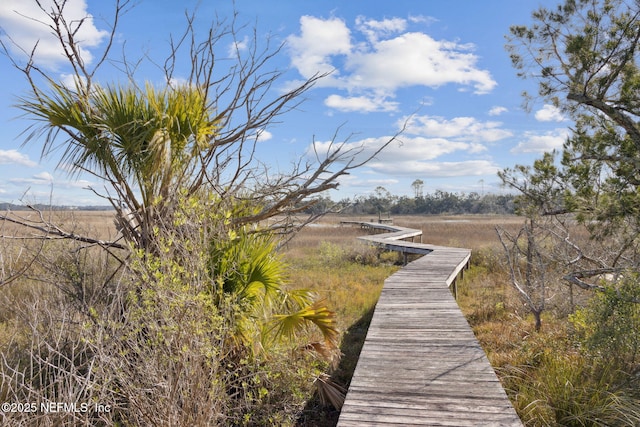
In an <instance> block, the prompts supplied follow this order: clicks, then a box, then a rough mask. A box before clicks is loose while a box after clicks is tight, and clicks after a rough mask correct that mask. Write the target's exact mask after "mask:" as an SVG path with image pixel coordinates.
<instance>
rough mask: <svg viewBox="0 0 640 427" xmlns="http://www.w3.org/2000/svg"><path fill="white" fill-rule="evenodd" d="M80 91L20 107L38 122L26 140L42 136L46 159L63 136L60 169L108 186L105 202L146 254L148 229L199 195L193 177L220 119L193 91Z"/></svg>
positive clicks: (56, 91)
mask: <svg viewBox="0 0 640 427" xmlns="http://www.w3.org/2000/svg"><path fill="white" fill-rule="evenodd" d="M85 89H86V88H83V87H82V86H81V85H76V90H70V89H69V88H68V87H65V86H63V85H60V84H53V85H52V90H51V92H50V94H49V95H45V94H43V93H42V92H40V93H39V95H38V97H37V98H34V99H23V100H22V102H21V104H20V106H21V108H22V109H23V110H24V111H26V112H27V113H30V114H31V115H33V116H34V117H35V118H37V119H39V120H40V121H41V122H42V123H43V126H42V127H40V128H36V129H34V131H33V132H32V133H31V135H30V136H29V138H34V137H36V136H38V135H40V134H42V133H44V134H45V135H46V138H45V143H44V144H45V145H44V147H43V152H45V153H47V152H50V151H52V150H53V149H54V148H56V147H55V146H54V144H55V143H56V141H57V138H56V137H57V135H58V133H59V132H60V131H62V132H64V133H65V134H66V135H67V137H68V138H67V140H66V141H65V144H64V151H63V153H62V156H61V158H60V165H69V166H71V167H73V169H74V171H76V172H79V171H87V172H89V173H92V174H94V175H96V176H98V177H100V178H103V179H106V180H107V182H108V183H110V184H111V186H112V187H113V188H114V189H115V191H116V193H117V194H116V197H115V198H110V200H111V201H112V203H113V204H114V207H115V208H116V210H117V211H118V213H119V216H118V221H119V225H120V228H121V229H122V230H123V234H124V235H125V237H126V238H128V239H129V240H131V241H132V242H133V243H134V244H135V245H136V246H137V247H140V248H144V249H150V247H151V241H150V239H151V236H152V227H153V226H154V225H157V222H158V218H159V217H161V216H166V215H167V214H169V213H170V211H171V208H172V204H173V203H174V202H175V195H176V194H178V193H179V192H180V191H183V190H185V189H188V190H189V191H190V192H194V191H196V190H197V188H198V183H197V182H194V178H195V176H196V175H195V173H196V172H197V169H198V166H200V159H201V158H202V156H203V155H205V153H206V152H207V151H209V150H210V149H211V145H212V144H215V138H214V137H215V134H216V122H217V118H216V117H215V114H214V111H213V110H212V108H211V107H210V106H209V103H208V101H207V99H206V96H205V95H204V93H203V91H202V90H200V89H199V88H198V87H193V86H186V85H183V86H176V87H169V86H167V87H165V88H164V89H156V88H154V87H153V86H152V85H150V84H147V85H145V87H144V89H138V88H137V87H135V86H126V87H123V86H115V85H114V86H106V87H102V86H99V85H93V86H92V87H91V90H90V92H88V93H87V92H86V90H85ZM114 200H117V202H115V203H114ZM122 208H126V209H128V210H129V211H130V214H128V215H125V213H124V212H123V211H122ZM165 220H166V217H165Z"/></svg>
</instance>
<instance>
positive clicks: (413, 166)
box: [368, 160, 500, 178]
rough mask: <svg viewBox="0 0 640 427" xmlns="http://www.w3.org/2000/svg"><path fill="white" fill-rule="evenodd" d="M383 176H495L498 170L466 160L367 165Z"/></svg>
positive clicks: (478, 162) (486, 161)
mask: <svg viewBox="0 0 640 427" xmlns="http://www.w3.org/2000/svg"><path fill="white" fill-rule="evenodd" d="M368 166H369V167H371V168H372V169H373V170H375V171H376V172H379V173H383V174H394V175H404V176H409V177H414V176H423V177H427V178H443V177H460V176H482V175H495V174H496V173H497V172H498V171H499V170H500V168H499V167H498V166H497V165H496V164H494V163H493V162H491V161H490V160H467V161H460V162H425V161H419V160H408V161H404V162H401V163H395V164H390V163H382V162H379V163H372V164H370V165H368Z"/></svg>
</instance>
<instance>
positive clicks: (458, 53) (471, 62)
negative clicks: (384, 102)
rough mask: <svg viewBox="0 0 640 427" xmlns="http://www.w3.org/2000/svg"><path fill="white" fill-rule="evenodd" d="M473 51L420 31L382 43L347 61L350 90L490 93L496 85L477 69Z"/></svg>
mask: <svg viewBox="0 0 640 427" xmlns="http://www.w3.org/2000/svg"><path fill="white" fill-rule="evenodd" d="M471 49H472V46H471V45H461V44H458V43H455V42H448V41H438V40H434V39H433V38H431V37H430V36H428V35H427V34H424V33H416V32H413V33H404V34H401V35H399V36H397V37H395V38H393V39H388V40H381V41H379V42H376V43H375V44H373V45H372V46H371V47H370V48H369V49H362V48H361V49H359V50H358V51H356V52H354V53H353V54H351V55H350V56H349V58H347V65H346V68H347V69H348V70H349V71H351V74H350V76H349V79H348V82H349V87H350V88H365V89H375V90H385V91H389V92H393V91H395V90H397V89H399V88H402V87H409V86H427V87H432V88H436V87H439V86H442V85H445V84H449V83H453V84H459V85H462V86H473V87H474V88H475V92H476V93H487V92H490V91H491V90H492V89H493V88H494V87H495V86H496V82H495V81H494V80H493V79H492V78H491V75H490V74H489V72H488V71H486V70H480V69H478V68H476V67H475V63H476V61H477V59H478V57H477V56H476V55H474V54H473V53H471Z"/></svg>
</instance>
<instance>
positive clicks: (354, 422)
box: [338, 223, 522, 427]
mask: <svg viewBox="0 0 640 427" xmlns="http://www.w3.org/2000/svg"><path fill="white" fill-rule="evenodd" d="M361 226H363V227H364V228H372V229H376V230H380V231H384V233H383V234H376V235H368V236H362V237H360V239H362V240H365V241H367V242H369V243H371V244H375V245H377V246H382V247H385V248H387V249H392V250H394V249H393V248H396V247H397V248H399V249H400V250H401V251H402V250H405V251H407V252H410V253H420V254H423V255H424V256H422V257H421V258H419V259H417V260H415V261H413V262H411V263H409V264H408V265H406V266H405V267H404V268H402V269H401V270H400V271H398V272H397V273H395V274H393V275H392V276H390V277H389V278H387V279H386V280H385V283H384V287H383V289H382V293H381V295H380V299H379V300H378V303H377V305H376V308H375V311H374V313H373V318H372V320H371V324H370V326H369V330H368V332H367V336H366V339H365V342H364V346H363V348H362V351H361V353H360V357H359V359H358V363H357V366H356V369H355V372H354V375H353V378H352V380H351V384H350V386H349V389H348V392H347V395H346V399H345V402H344V405H343V407H342V411H341V413H340V418H339V420H338V426H340V427H350V426H407V425H430V426H458V427H464V426H522V422H521V421H520V419H519V417H518V415H517V414H516V412H515V410H514V408H513V406H512V404H511V402H510V401H509V399H508V397H507V395H506V393H505V391H504V389H503V388H502V385H501V384H500V381H499V379H498V377H497V375H496V374H495V371H494V370H493V368H492V367H491V365H490V363H489V360H488V359H487V356H486V354H485V353H484V351H483V350H482V348H481V347H480V344H479V343H478V341H477V340H476V338H475V335H474V334H473V331H472V330H471V327H470V326H469V324H468V323H467V321H466V319H465V317H464V315H463V314H462V312H461V311H460V309H459V308H458V305H457V303H456V301H455V298H454V294H455V291H452V287H454V286H455V283H456V278H458V277H459V276H460V275H461V274H462V272H463V271H464V269H465V268H466V266H467V265H468V263H469V259H470V257H471V251H470V250H469V249H460V248H449V247H444V246H436V245H428V244H423V243H416V242H413V241H404V240H403V239H407V238H410V239H411V240H414V238H415V237H418V236H419V235H421V231H420V230H413V229H407V228H404V227H397V226H393V225H389V224H379V223H361ZM416 233H418V234H416ZM420 250H422V252H418V251H420Z"/></svg>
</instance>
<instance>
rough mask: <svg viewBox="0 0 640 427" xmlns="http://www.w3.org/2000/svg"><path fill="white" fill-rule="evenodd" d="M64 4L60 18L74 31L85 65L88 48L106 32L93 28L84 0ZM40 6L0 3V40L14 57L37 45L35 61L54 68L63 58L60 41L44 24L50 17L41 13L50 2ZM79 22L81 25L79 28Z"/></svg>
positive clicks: (46, 0)
mask: <svg viewBox="0 0 640 427" xmlns="http://www.w3.org/2000/svg"><path fill="white" fill-rule="evenodd" d="M64 4H65V6H64V10H63V14H64V18H65V20H66V22H67V24H68V25H69V26H70V27H71V28H72V30H77V33H76V35H75V37H76V40H78V41H79V42H80V43H79V45H80V52H81V56H82V59H83V60H84V62H85V63H86V64H89V63H91V60H92V55H91V52H90V51H89V49H91V48H94V47H96V46H98V45H99V44H100V43H101V42H102V41H103V40H104V39H105V38H106V37H107V36H108V32H107V31H104V30H99V29H98V28H96V26H95V25H94V22H93V17H92V16H91V15H90V14H89V13H88V12H87V3H86V0H67V1H66V2H65V3H64ZM41 6H42V9H41V8H40V7H38V6H37V4H36V2H34V1H24V0H2V1H1V2H0V27H1V28H2V30H3V33H4V34H3V35H2V40H3V42H5V43H6V44H7V45H8V46H9V47H10V48H11V49H12V51H13V53H14V54H16V55H22V54H25V52H26V53H30V52H31V51H32V49H33V47H34V46H36V44H37V50H36V54H35V56H36V61H37V62H38V63H39V64H40V65H42V66H45V67H48V68H51V69H56V68H57V66H58V65H59V64H60V63H62V62H64V61H65V58H64V56H63V52H62V48H61V46H60V42H59V41H58V40H57V39H56V38H55V37H54V36H53V34H51V29H50V28H49V27H48V26H47V25H46V24H49V23H50V22H51V18H50V17H48V16H47V14H46V13H45V12H43V9H44V10H51V9H52V8H53V2H52V0H42V1H41ZM80 22H82V25H80V26H79V23H80ZM9 37H10V39H9Z"/></svg>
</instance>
